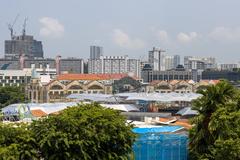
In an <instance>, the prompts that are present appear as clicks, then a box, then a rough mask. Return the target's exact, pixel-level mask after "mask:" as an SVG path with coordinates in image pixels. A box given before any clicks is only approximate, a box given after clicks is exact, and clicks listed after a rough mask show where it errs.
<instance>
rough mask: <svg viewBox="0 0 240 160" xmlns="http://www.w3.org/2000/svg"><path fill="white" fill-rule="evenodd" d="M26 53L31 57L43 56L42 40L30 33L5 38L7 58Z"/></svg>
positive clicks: (17, 56)
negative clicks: (8, 38)
mask: <svg viewBox="0 0 240 160" xmlns="http://www.w3.org/2000/svg"><path fill="white" fill-rule="evenodd" d="M22 54H24V55H25V56H27V57H29V58H43V47H42V42H41V41H37V40H35V39H34V38H33V36H30V35H20V36H14V37H12V39H11V40H5V58H6V59H15V58H17V59H18V58H19V57H20V55H22Z"/></svg>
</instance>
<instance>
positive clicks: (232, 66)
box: [220, 64, 240, 71]
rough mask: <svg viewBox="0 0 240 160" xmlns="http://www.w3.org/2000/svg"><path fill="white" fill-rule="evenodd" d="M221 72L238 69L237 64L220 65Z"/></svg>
mask: <svg viewBox="0 0 240 160" xmlns="http://www.w3.org/2000/svg"><path fill="white" fill-rule="evenodd" d="M220 68H221V70H227V71H233V70H234V69H236V68H240V67H239V65H238V64H220Z"/></svg>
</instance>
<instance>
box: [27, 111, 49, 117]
mask: <svg viewBox="0 0 240 160" xmlns="http://www.w3.org/2000/svg"><path fill="white" fill-rule="evenodd" d="M31 113H32V115H33V116H34V117H43V116H47V113H45V112H43V111H42V110H41V109H34V110H31Z"/></svg>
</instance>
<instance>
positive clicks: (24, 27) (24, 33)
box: [22, 18, 28, 39]
mask: <svg viewBox="0 0 240 160" xmlns="http://www.w3.org/2000/svg"><path fill="white" fill-rule="evenodd" d="M27 20H28V19H27V18H25V19H24V23H23V30H22V38H23V39H24V38H25V35H26V26H27Z"/></svg>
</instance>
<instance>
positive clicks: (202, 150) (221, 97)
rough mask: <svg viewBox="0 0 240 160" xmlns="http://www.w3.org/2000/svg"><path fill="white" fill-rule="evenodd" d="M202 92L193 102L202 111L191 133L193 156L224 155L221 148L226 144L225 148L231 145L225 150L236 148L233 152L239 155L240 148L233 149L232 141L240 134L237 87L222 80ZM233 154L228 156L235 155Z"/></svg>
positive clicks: (191, 153)
mask: <svg viewBox="0 0 240 160" xmlns="http://www.w3.org/2000/svg"><path fill="white" fill-rule="evenodd" d="M199 93H201V94H202V95H203V96H202V97H201V98H199V99H197V100H196V101H195V102H194V103H193V105H194V107H193V109H195V110H197V111H198V112H199V115H198V116H196V117H195V118H193V120H192V123H193V128H192V130H190V134H189V138H190V144H189V147H190V156H191V158H192V159H222V158H223V156H224V155H223V154H222V153H224V152H221V153H219V151H221V150H224V149H223V147H224V146H225V145H224V144H226V146H225V149H228V150H225V151H228V152H229V153H230V152H233V153H232V156H233V155H237V156H239V155H240V153H239V149H234V148H235V146H234V145H233V143H231V142H232V141H231V140H233V139H239V138H240V124H239V120H240V119H239V118H240V114H239V113H240V110H239V106H240V103H239V102H240V101H239V92H238V90H237V89H235V88H234V87H233V86H232V85H230V84H229V83H227V82H226V81H221V82H219V83H218V84H216V85H215V86H214V85H212V86H209V87H207V88H206V89H205V90H201V91H199ZM238 147H239V146H238ZM225 156H226V155H225ZM232 156H230V157H228V158H230V159H234V157H232ZM217 157H218V158H217ZM235 158H237V157H236V156H235ZM224 159H227V158H225V157H224ZM237 159H239V157H238V158H237Z"/></svg>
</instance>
